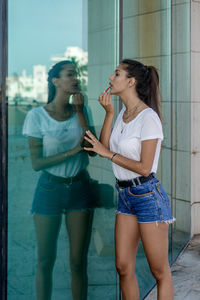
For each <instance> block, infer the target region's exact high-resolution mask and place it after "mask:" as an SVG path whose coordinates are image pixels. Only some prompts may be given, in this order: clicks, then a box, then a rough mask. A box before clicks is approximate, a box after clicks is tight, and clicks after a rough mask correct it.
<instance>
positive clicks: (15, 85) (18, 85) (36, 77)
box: [8, 65, 47, 104]
mask: <svg viewBox="0 0 200 300" xmlns="http://www.w3.org/2000/svg"><path fill="white" fill-rule="evenodd" d="M34 100H36V101H39V102H46V100H47V74H46V67H45V66H42V65H37V66H33V75H29V76H28V75H27V74H26V71H25V70H23V72H22V75H21V76H19V75H17V74H14V75H13V76H10V77H8V101H9V104H20V103H21V104H22V103H23V104H24V102H26V103H32V102H33V101H34Z"/></svg>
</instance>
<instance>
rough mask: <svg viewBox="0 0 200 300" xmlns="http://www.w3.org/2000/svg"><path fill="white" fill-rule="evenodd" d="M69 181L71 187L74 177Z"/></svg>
mask: <svg viewBox="0 0 200 300" xmlns="http://www.w3.org/2000/svg"><path fill="white" fill-rule="evenodd" d="M69 179H70V181H69V185H72V183H73V177H70V178H69Z"/></svg>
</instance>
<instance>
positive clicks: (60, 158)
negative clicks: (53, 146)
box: [28, 137, 83, 171]
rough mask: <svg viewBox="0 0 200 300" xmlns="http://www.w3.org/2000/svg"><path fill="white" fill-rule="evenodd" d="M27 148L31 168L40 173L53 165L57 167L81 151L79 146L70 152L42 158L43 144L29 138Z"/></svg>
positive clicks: (39, 140) (38, 140)
mask: <svg viewBox="0 0 200 300" xmlns="http://www.w3.org/2000/svg"><path fill="white" fill-rule="evenodd" d="M28 142H29V148H30V153H31V162H32V167H33V169H34V170H35V171H40V170H43V169H46V168H49V167H52V166H54V165H57V164H59V163H61V162H64V161H66V160H67V159H68V158H69V157H70V156H72V155H75V154H77V153H78V152H80V151H83V149H82V148H81V146H80V144H79V145H77V146H76V147H75V148H73V149H72V150H69V151H66V152H62V153H59V154H56V155H51V156H48V157H43V144H42V139H38V138H34V137H29V138H28Z"/></svg>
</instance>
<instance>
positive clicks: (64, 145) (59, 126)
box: [23, 106, 88, 177]
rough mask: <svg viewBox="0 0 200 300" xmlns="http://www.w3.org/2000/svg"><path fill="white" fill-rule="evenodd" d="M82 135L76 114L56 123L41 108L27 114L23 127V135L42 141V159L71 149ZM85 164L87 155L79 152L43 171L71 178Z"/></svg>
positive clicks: (84, 166) (83, 167)
mask: <svg viewBox="0 0 200 300" xmlns="http://www.w3.org/2000/svg"><path fill="white" fill-rule="evenodd" d="M82 133H83V130H82V128H81V125H80V122H79V119H78V116H77V114H75V113H74V114H73V115H72V116H71V118H69V119H68V120H66V121H56V120H55V119H53V118H52V117H51V116H50V115H49V114H48V113H47V111H46V110H45V109H44V107H42V106H41V107H37V108H34V109H32V110H31V111H29V112H28V114H27V116H26V118H25V121H24V126H23V135H25V136H30V137H35V138H39V139H42V142H43V156H44V157H47V156H51V155H56V154H59V153H62V152H65V151H69V150H71V149H73V148H74V147H76V146H77V145H78V144H79V143H80V138H81V136H82ZM87 164H88V156H87V154H86V153H85V152H80V153H77V154H76V155H74V156H71V157H68V158H67V159H66V161H64V162H61V163H59V164H57V165H55V166H52V167H50V168H46V169H45V170H46V171H47V172H49V173H51V174H53V175H56V176H61V177H73V176H76V175H77V174H78V173H79V172H80V171H81V170H83V169H85V168H86V166H87Z"/></svg>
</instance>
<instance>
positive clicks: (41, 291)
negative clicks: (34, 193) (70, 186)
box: [34, 215, 61, 300]
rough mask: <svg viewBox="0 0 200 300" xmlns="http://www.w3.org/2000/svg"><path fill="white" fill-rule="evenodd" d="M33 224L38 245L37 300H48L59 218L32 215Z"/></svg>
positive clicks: (50, 291) (49, 297)
mask: <svg viewBox="0 0 200 300" xmlns="http://www.w3.org/2000/svg"><path fill="white" fill-rule="evenodd" d="M34 223H35V229H36V237H37V245H38V263H37V274H36V294H37V300H50V299H51V293H52V272H53V266H54V262H55V259H56V249H57V238H58V234H59V230H60V224H61V216H55V217H46V216H40V215H34Z"/></svg>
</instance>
